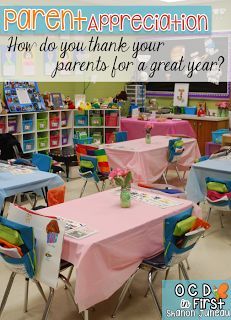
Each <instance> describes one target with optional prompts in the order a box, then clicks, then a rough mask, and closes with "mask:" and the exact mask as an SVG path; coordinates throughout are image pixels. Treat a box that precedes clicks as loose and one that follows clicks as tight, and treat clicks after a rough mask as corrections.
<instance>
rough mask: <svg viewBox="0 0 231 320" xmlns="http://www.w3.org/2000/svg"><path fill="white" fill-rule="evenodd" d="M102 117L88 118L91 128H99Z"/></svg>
mask: <svg viewBox="0 0 231 320" xmlns="http://www.w3.org/2000/svg"><path fill="white" fill-rule="evenodd" d="M102 120H103V119H102V117H98V116H92V117H91V118H90V124H91V126H92V127H100V126H102V122H103V121H102Z"/></svg>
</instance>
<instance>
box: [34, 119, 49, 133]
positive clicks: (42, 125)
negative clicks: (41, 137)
mask: <svg viewBox="0 0 231 320" xmlns="http://www.w3.org/2000/svg"><path fill="white" fill-rule="evenodd" d="M47 124H48V121H47V119H45V118H44V119H37V130H38V131H43V130H47Z"/></svg>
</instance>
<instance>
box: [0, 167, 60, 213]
mask: <svg viewBox="0 0 231 320" xmlns="http://www.w3.org/2000/svg"><path fill="white" fill-rule="evenodd" d="M63 183H64V182H63V180H62V178H61V177H60V176H59V175H57V174H53V173H48V172H43V171H39V170H34V171H33V172H32V173H28V174H18V175H16V174H12V173H10V172H0V208H2V206H3V203H4V199H5V198H6V197H10V196H13V195H16V194H18V193H21V192H26V191H31V190H39V189H41V188H44V187H48V189H51V188H55V187H58V186H60V185H62V184H63Z"/></svg>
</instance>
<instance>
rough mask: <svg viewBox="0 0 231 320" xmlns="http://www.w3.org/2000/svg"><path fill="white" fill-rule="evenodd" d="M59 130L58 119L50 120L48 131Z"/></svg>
mask: <svg viewBox="0 0 231 320" xmlns="http://www.w3.org/2000/svg"><path fill="white" fill-rule="evenodd" d="M58 128H59V117H52V118H50V129H58Z"/></svg>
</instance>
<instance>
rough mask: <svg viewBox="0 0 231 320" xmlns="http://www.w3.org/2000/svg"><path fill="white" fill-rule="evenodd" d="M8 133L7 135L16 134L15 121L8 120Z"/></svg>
mask: <svg viewBox="0 0 231 320" xmlns="http://www.w3.org/2000/svg"><path fill="white" fill-rule="evenodd" d="M8 132H9V133H16V132H17V121H16V120H9V121H8Z"/></svg>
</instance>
